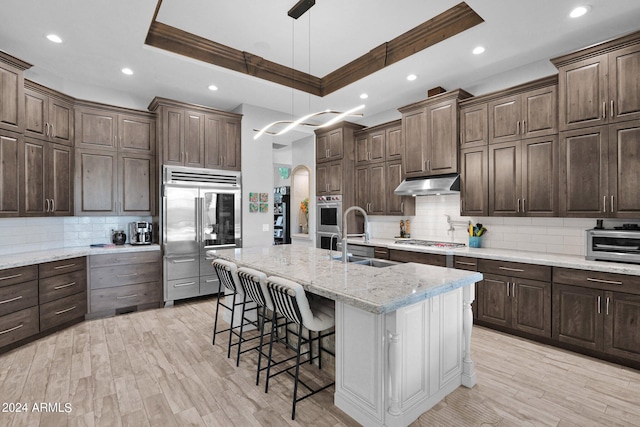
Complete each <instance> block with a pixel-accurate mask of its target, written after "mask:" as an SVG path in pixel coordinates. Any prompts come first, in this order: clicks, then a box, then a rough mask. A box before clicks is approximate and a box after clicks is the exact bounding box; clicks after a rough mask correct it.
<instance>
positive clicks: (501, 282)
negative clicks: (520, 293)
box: [477, 274, 511, 328]
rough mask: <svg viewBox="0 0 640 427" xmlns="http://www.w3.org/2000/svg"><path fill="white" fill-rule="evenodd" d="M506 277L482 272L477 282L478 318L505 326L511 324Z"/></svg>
mask: <svg viewBox="0 0 640 427" xmlns="http://www.w3.org/2000/svg"><path fill="white" fill-rule="evenodd" d="M509 286H510V285H509V284H508V283H507V278H506V277H504V276H497V275H494V274H484V279H483V280H482V281H481V282H478V298H477V300H478V301H479V304H478V320H482V321H484V322H488V323H493V324H495V325H499V326H503V327H505V328H507V327H510V326H511V298H510V294H509V292H510V288H509Z"/></svg>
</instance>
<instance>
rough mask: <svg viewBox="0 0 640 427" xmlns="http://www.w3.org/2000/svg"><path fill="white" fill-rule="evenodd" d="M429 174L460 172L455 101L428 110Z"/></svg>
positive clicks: (427, 156) (427, 153) (427, 154)
mask: <svg viewBox="0 0 640 427" xmlns="http://www.w3.org/2000/svg"><path fill="white" fill-rule="evenodd" d="M427 120H428V121H427V132H428V133H427V152H426V158H427V172H428V173H429V174H435V175H440V174H444V173H455V172H458V111H457V103H456V101H455V100H452V101H447V102H443V103H440V104H437V105H433V106H430V107H428V108H427Z"/></svg>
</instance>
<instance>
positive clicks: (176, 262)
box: [171, 258, 195, 264]
mask: <svg viewBox="0 0 640 427" xmlns="http://www.w3.org/2000/svg"><path fill="white" fill-rule="evenodd" d="M171 262H172V263H174V264H182V263H183V262H195V259H193V258H189V259H174V260H173V261H171Z"/></svg>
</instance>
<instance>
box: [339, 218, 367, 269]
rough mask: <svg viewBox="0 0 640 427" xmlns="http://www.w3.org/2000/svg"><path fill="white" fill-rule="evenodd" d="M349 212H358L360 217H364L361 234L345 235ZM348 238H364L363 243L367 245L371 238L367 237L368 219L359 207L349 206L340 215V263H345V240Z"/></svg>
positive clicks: (346, 252)
mask: <svg viewBox="0 0 640 427" xmlns="http://www.w3.org/2000/svg"><path fill="white" fill-rule="evenodd" d="M351 211H360V212H362V215H364V233H362V234H349V233H347V215H348V214H349V212H351ZM348 237H364V242H365V243H369V239H370V238H371V236H370V235H369V217H368V216H367V212H366V211H365V210H364V209H362V208H361V207H360V206H351V207H350V208H347V210H345V211H344V214H342V262H343V263H346V262H347V254H348V251H347V238H348Z"/></svg>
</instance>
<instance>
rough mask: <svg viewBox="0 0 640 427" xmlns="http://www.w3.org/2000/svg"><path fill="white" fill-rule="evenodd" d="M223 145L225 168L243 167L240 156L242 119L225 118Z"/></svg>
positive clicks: (238, 168) (236, 169)
mask: <svg viewBox="0 0 640 427" xmlns="http://www.w3.org/2000/svg"><path fill="white" fill-rule="evenodd" d="M222 137H223V138H222V139H223V143H224V145H223V147H224V151H223V153H222V155H223V168H224V169H226V170H235V171H239V170H240V169H241V158H240V144H241V142H240V120H238V119H224V129H223V133H222Z"/></svg>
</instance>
